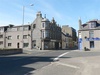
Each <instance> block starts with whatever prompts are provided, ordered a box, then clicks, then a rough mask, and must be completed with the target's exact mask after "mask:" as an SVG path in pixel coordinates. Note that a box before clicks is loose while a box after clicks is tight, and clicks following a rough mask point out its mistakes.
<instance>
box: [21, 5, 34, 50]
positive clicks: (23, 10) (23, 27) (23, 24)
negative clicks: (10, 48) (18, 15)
mask: <svg viewBox="0 0 100 75" xmlns="http://www.w3.org/2000/svg"><path fill="white" fill-rule="evenodd" d="M33 5H34V4H30V6H33ZM24 16H25V6H23V18H22V49H23V46H24V45H23V44H24V40H23V35H24Z"/></svg>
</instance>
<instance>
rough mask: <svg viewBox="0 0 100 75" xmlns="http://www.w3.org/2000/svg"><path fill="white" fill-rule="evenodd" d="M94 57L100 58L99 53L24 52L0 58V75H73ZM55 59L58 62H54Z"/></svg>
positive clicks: (66, 51) (68, 51) (69, 51)
mask: <svg viewBox="0 0 100 75" xmlns="http://www.w3.org/2000/svg"><path fill="white" fill-rule="evenodd" d="M96 56H100V51H94V52H92V51H90V52H88V51H87V52H85V51H72V50H57V51H56V50H54V51H53V50H49V51H48V50H47V51H25V52H24V53H23V54H16V55H6V56H0V75H55V74H56V75H75V73H76V71H77V70H79V68H80V67H82V66H83V64H84V63H86V64H88V63H87V61H89V59H90V58H89V59H87V60H85V59H86V58H87V57H96ZM55 58H58V59H59V61H54V59H55ZM94 59H95V58H94ZM94 59H93V61H94ZM80 61H81V62H80ZM85 61H86V62H85ZM93 61H92V62H93ZM95 61H96V60H95ZM84 72H85V71H84ZM76 75H81V74H78V73H77V74H76ZM82 75H84V73H83V74H82ZM85 75H86V74H85ZM87 75H89V74H87Z"/></svg>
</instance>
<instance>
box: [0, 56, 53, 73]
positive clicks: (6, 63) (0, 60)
mask: <svg viewBox="0 0 100 75" xmlns="http://www.w3.org/2000/svg"><path fill="white" fill-rule="evenodd" d="M52 58H53V57H41V56H13V57H10V56H9V57H3V56H2V57H0V75H30V74H29V72H31V71H34V70H35V68H33V67H32V68H31V67H25V65H28V64H34V63H36V62H52V61H53V60H52Z"/></svg>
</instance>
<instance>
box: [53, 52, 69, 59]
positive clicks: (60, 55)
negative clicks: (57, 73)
mask: <svg viewBox="0 0 100 75" xmlns="http://www.w3.org/2000/svg"><path fill="white" fill-rule="evenodd" d="M68 53H69V52H66V53H63V54H61V55H59V56H58V57H56V58H54V61H58V60H59V58H60V57H62V56H64V55H66V54H68Z"/></svg>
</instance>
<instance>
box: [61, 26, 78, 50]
mask: <svg viewBox="0 0 100 75" xmlns="http://www.w3.org/2000/svg"><path fill="white" fill-rule="evenodd" d="M75 44H76V30H75V29H74V28H72V27H69V26H68V25H63V26H62V48H63V49H66V48H73V47H74V46H75Z"/></svg>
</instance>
